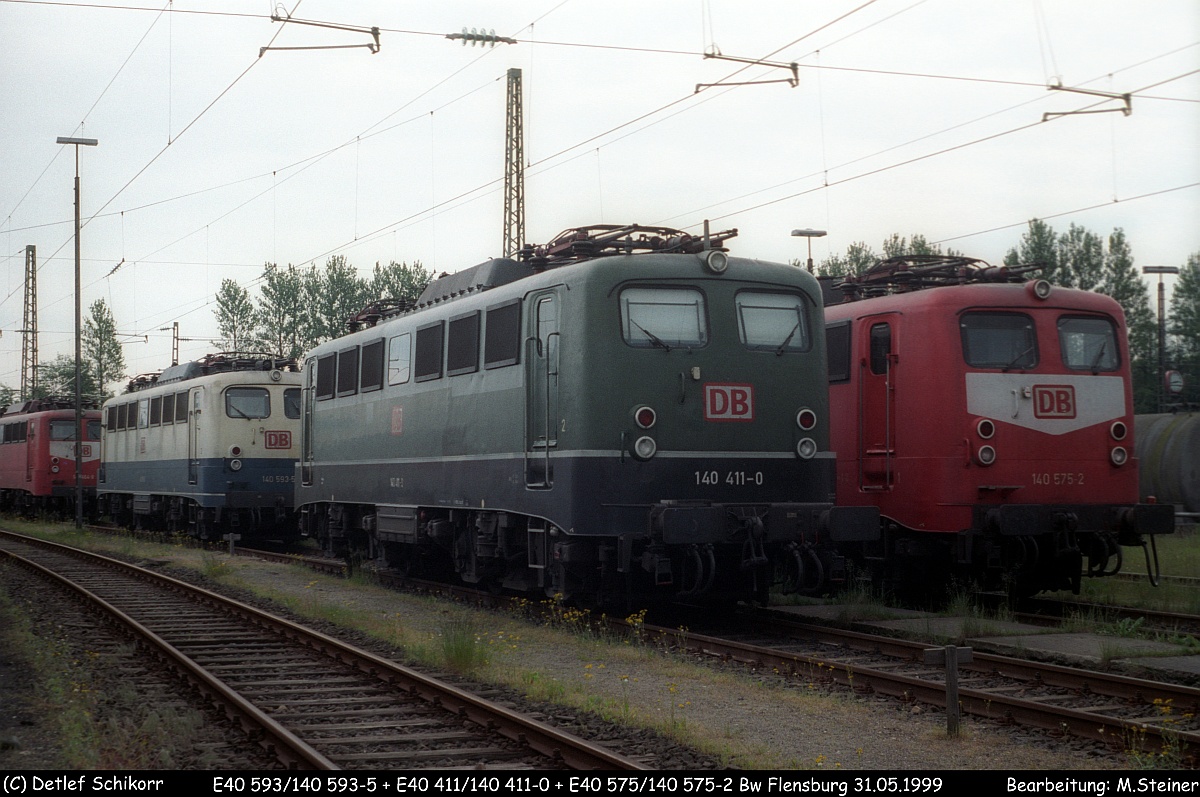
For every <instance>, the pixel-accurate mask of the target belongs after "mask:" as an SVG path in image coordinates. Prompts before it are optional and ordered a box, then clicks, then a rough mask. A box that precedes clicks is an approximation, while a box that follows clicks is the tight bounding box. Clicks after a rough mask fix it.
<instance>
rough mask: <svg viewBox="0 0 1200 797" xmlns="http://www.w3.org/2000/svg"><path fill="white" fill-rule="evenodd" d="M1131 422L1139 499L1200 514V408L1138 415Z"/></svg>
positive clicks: (1195, 515) (1193, 515)
mask: <svg viewBox="0 0 1200 797" xmlns="http://www.w3.org/2000/svg"><path fill="white" fill-rule="evenodd" d="M1135 423H1136V431H1137V455H1138V459H1139V462H1140V474H1141V495H1142V497H1143V499H1144V500H1151V499H1153V500H1156V501H1159V502H1161V503H1164V504H1174V505H1176V506H1178V507H1179V508H1180V509H1182V511H1183V512H1186V513H1188V515H1189V516H1191V517H1197V516H1200V412H1174V413H1159V414H1154V415H1138V416H1137V417H1136V418H1135Z"/></svg>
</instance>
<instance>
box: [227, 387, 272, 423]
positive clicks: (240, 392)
mask: <svg viewBox="0 0 1200 797" xmlns="http://www.w3.org/2000/svg"><path fill="white" fill-rule="evenodd" d="M225 414H226V415H228V416H229V417H230V418H251V419H253V418H270V417H271V392H270V391H269V390H267V389H266V388H265V387H231V388H229V389H228V390H226V391H225Z"/></svg>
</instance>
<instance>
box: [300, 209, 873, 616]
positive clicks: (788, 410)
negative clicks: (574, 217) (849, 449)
mask: <svg viewBox="0 0 1200 797" xmlns="http://www.w3.org/2000/svg"><path fill="white" fill-rule="evenodd" d="M734 234H736V231H730V232H727V233H720V234H716V235H713V236H711V237H705V238H701V237H699V236H696V237H693V236H688V235H686V234H683V233H679V232H677V231H672V230H664V229H660V228H643V227H638V226H630V227H614V226H603V227H591V228H583V229H577V230H570V231H568V232H567V233H565V234H563V235H562V236H560V237H559V238H557V239H555V241H554V242H553V243H552V244H549V245H547V246H545V247H541V248H539V249H537V250H534V249H532V248H531V247H527V248H526V250H525V251H523V252H522V253H521V256H520V257H519V258H518V259H507V258H503V259H494V260H490V261H487V262H485V263H483V264H481V265H479V266H475V267H473V268H468V269H466V270H464V271H460V272H458V273H456V274H453V275H449V276H443V277H442V278H440V279H438V280H435V281H434V282H433V283H432V284H431V285H430V286H429V287H428V288H427V289H426V290H425V292H424V293H423V294H422V296H421V297H420V299H419V300H418V302H417V304H416V305H415V307H413V308H408V309H406V310H404V311H402V312H399V313H395V314H392V315H391V316H390V317H389V316H388V315H387V314H382V315H377V316H376V317H373V318H371V319H370V320H369V321H368V323H371V324H372V325H371V326H368V327H367V328H365V329H360V330H359V331H356V332H354V333H352V334H350V335H347V336H345V337H342V338H340V339H337V340H333V341H330V342H328V343H326V344H323V345H321V346H319V347H317V348H316V349H314V350H313V351H311V352H310V353H309V354H308V356H307V358H306V361H305V367H304V374H305V376H304V408H303V415H304V420H303V432H302V439H303V442H302V446H301V452H300V462H299V465H298V470H297V479H296V507H297V510H298V511H299V512H300V517H301V525H302V528H303V529H304V530H305V531H306V532H307V533H308V534H310V535H312V536H315V537H317V538H319V539H320V540H321V541H322V542H323V544H324V545H325V547H326V548H327V549H329V550H333V551H345V550H349V551H358V552H360V553H361V554H362V555H364V556H367V557H370V558H374V559H377V560H380V561H381V562H382V563H384V564H386V565H387V566H390V567H395V568H399V569H402V570H405V571H408V572H413V573H414V574H427V575H431V576H434V575H436V576H453V575H455V574H456V575H457V577H459V578H461V579H462V580H463V581H465V582H468V583H473V584H478V585H481V586H487V587H489V588H492V589H502V588H503V589H514V590H520V591H525V592H542V593H544V594H547V595H561V596H563V597H564V598H567V599H571V600H575V601H579V602H583V603H591V602H606V601H612V600H621V599H643V598H647V597H648V598H652V599H653V598H655V597H661V598H684V599H687V598H696V599H701V598H706V597H710V598H714V599H721V600H730V599H746V600H759V601H762V600H765V599H766V596H767V593H768V590H769V589H770V587H771V584H772V583H773V582H776V581H783V582H784V583H786V584H788V585H791V586H793V587H795V586H797V585H799V584H802V583H806V582H811V581H812V580H813V579H814V578H815V577H817V575H818V573H819V574H820V575H821V577H822V580H823V581H825V582H830V581H836V580H837V578H838V577H839V576H840V575H841V573H842V560H841V559H840V558H839V557H837V556H835V555H832V554H829V553H818V551H819V550H820V551H825V550H827V549H825V548H821V547H820V546H819V545H818V543H823V542H825V541H826V540H829V539H831V540H833V541H835V542H847V543H858V542H862V541H864V540H873V539H876V538H877V537H878V535H879V523H878V513H877V511H876V510H875V509H874V508H873V507H871V508H867V507H837V506H835V505H834V484H835V469H834V455H833V453H832V452H831V451H830V450H829V445H828V440H829V431H828V415H829V412H828V398H827V389H826V385H825V368H826V353H825V341H824V325H823V323H822V309H821V298H820V297H821V294H820V289H819V287H818V285H817V282H816V280H815V279H814V278H813V277H812V276H811V275H810V274H808V273H806V272H805V271H804V270H802V269H798V268H795V267H792V266H786V265H782V264H777V263H767V262H762V261H758V260H751V259H746V258H738V257H731V256H729V254H727V251H726V250H725V248H724V246H723V245H722V244H723V242H724V241H725V240H726V239H728V238H730V237H732V236H733V235H734Z"/></svg>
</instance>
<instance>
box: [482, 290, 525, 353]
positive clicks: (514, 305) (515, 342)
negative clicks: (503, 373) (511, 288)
mask: <svg viewBox="0 0 1200 797" xmlns="http://www.w3.org/2000/svg"><path fill="white" fill-rule="evenodd" d="M520 354H521V300H520V299H517V300H515V301H512V302H508V303H507V304H500V305H496V306H494V307H489V308H488V309H487V327H486V329H485V330H484V333H483V367H484V368H500V367H502V366H505V365H516V364H517V362H518V361H519V360H520Z"/></svg>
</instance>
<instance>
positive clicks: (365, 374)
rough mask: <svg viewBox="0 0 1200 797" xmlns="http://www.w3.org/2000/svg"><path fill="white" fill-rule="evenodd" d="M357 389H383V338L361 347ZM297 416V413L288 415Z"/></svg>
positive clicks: (365, 390) (368, 390)
mask: <svg viewBox="0 0 1200 797" xmlns="http://www.w3.org/2000/svg"><path fill="white" fill-rule="evenodd" d="M358 382H359V390H361V391H362V392H363V393H369V392H370V391H372V390H382V389H383V338H380V339H379V340H376V341H372V342H370V343H367V344H365V345H364V346H363V347H362V370H361V372H360V375H359V380H358ZM288 417H289V418H291V417H296V418H299V417H300V416H299V415H295V416H291V415H289V416H288Z"/></svg>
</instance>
